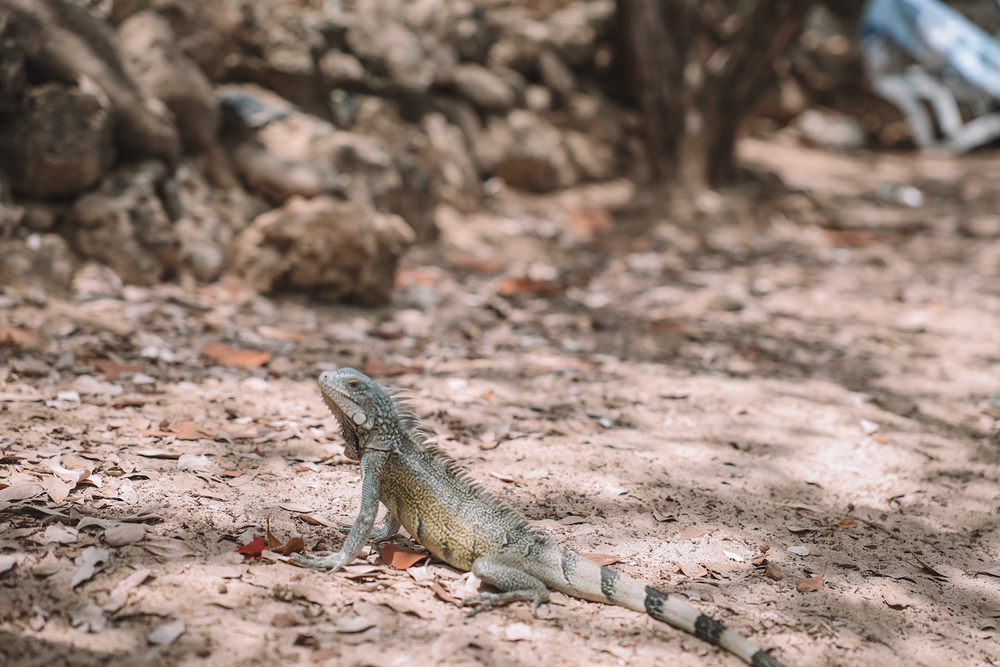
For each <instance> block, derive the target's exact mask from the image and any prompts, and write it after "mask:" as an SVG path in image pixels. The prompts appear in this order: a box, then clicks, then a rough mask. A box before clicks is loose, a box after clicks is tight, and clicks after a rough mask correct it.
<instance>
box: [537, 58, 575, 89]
mask: <svg viewBox="0 0 1000 667" xmlns="http://www.w3.org/2000/svg"><path fill="white" fill-rule="evenodd" d="M538 71H539V73H540V74H541V75H542V82H543V83H544V84H545V85H546V86H548V88H549V90H551V91H552V92H554V93H556V94H557V95H559V96H560V98H565V97H566V96H568V95H569V94H570V93H572V92H573V89H574V88H576V76H575V75H574V74H573V70H571V69H570V68H569V67H567V66H566V63H564V62H563V61H562V60H561V59H560V58H559V56H558V55H556V53H555V52H554V51H552V50H551V49H543V50H542V52H541V53H540V54H538Z"/></svg>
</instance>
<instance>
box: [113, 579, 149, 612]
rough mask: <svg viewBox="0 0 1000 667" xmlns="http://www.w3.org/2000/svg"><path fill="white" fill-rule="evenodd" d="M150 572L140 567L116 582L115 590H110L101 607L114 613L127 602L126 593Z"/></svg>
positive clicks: (142, 580)
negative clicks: (106, 599)
mask: <svg viewBox="0 0 1000 667" xmlns="http://www.w3.org/2000/svg"><path fill="white" fill-rule="evenodd" d="M150 574H151V572H150V571H149V570H147V569H146V568H141V569H138V570H136V571H135V572H133V573H132V574H130V575H129V576H127V577H125V578H124V579H122V580H121V581H120V582H118V585H117V586H115V590H113V591H111V595H109V596H108V601H107V602H105V603H104V606H103V609H104V611H106V612H108V613H111V614H113V613H115V612H116V611H118V610H119V609H121V608H122V607H124V606H125V603H126V602H128V594H129V591H131V590H132V589H133V588H135V587H136V586H138V585H139V584H141V583H142V582H144V581H146V579H147V578H148V577H149V575H150Z"/></svg>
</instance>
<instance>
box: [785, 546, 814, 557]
mask: <svg viewBox="0 0 1000 667" xmlns="http://www.w3.org/2000/svg"><path fill="white" fill-rule="evenodd" d="M788 551H790V552H791V553H793V554H795V555H796V556H808V555H809V547H806V546H801V545H800V546H794V547H788Z"/></svg>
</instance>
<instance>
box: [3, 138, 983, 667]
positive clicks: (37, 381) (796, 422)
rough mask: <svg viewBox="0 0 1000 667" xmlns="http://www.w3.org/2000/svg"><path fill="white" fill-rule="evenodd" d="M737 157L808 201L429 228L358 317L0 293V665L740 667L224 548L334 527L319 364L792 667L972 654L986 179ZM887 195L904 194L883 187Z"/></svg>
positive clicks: (389, 577)
mask: <svg viewBox="0 0 1000 667" xmlns="http://www.w3.org/2000/svg"><path fill="white" fill-rule="evenodd" d="M743 155H744V157H745V158H747V159H748V160H751V161H757V162H763V163H765V164H769V166H770V167H771V168H773V169H775V170H777V171H779V172H780V173H782V175H783V176H784V177H785V179H786V181H787V182H789V183H790V184H791V185H793V186H796V187H811V188H812V189H813V190H814V196H812V197H807V196H805V195H801V194H794V193H792V194H786V195H783V196H781V197H772V198H770V199H769V200H767V201H763V202H760V201H758V203H756V204H753V205H751V204H750V203H748V202H749V201H750V200H749V199H748V198H747V197H746V196H745V195H743V194H740V195H726V196H720V195H713V194H709V195H702V196H701V197H699V198H697V199H696V200H695V201H693V202H691V205H690V206H689V207H688V208H687V209H686V213H685V210H684V208H683V207H680V206H676V207H675V210H674V214H673V216H672V217H669V218H668V215H667V213H666V212H665V209H661V207H660V206H659V205H658V203H657V202H655V201H649V202H645V203H642V202H641V201H640V204H639V205H636V204H634V203H633V204H629V205H628V206H625V205H626V204H627V203H628V202H629V201H630V200H631V199H632V196H633V194H634V193H633V192H632V189H631V187H630V186H629V184H627V183H614V184H608V185H602V186H594V187H591V188H585V189H582V190H576V191H573V192H569V193H564V194H562V195H560V196H558V197H550V198H545V199H534V198H525V197H519V196H515V195H512V194H507V195H504V196H502V197H500V198H499V199H498V200H497V201H495V202H494V205H493V210H492V211H491V212H489V213H483V214H480V215H477V216H474V217H472V218H470V219H467V220H463V219H459V218H458V217H457V216H454V215H448V214H447V213H446V214H444V215H443V216H442V220H441V222H442V228H443V230H444V237H443V239H442V242H441V243H440V244H439V245H438V246H436V247H434V248H424V249H418V251H416V252H414V253H413V254H412V255H411V256H410V257H409V259H408V268H406V269H405V270H403V271H401V273H400V275H399V283H400V288H401V289H400V292H399V295H398V297H397V299H396V301H395V303H394V304H393V307H392V308H386V309H384V310H378V311H371V310H361V309H355V308H351V307H346V306H338V307H330V306H316V305H314V304H307V303H305V302H303V301H300V300H296V299H286V300H277V301H270V300H267V299H263V298H260V297H257V296H255V295H253V294H251V293H248V292H246V291H245V290H241V289H240V287H239V286H238V285H235V284H223V285H217V286H213V287H208V288H195V287H194V286H177V285H167V286H162V287H160V288H157V289H153V290H142V289H137V288H125V289H124V290H122V289H116V288H115V287H114V286H113V285H112V286H102V284H101V281H100V280H99V279H96V278H95V279H94V280H92V281H90V282H89V283H88V284H81V285H80V287H81V289H82V290H83V289H85V290H87V291H89V292H90V294H91V296H90V298H89V299H88V300H84V301H78V302H62V301H58V300H56V299H52V298H49V299H45V298H44V297H43V296H42V295H33V294H15V293H11V292H8V293H7V295H6V296H0V299H3V300H4V301H3V303H2V304H0V305H2V306H3V308H2V310H0V325H3V326H4V327H6V328H0V337H3V338H9V339H10V340H9V341H8V342H11V343H14V346H13V347H8V348H7V349H6V350H4V351H3V352H2V353H0V354H2V356H0V367H2V368H0V384H2V385H3V386H0V398H2V401H0V449H2V450H3V457H4V458H3V460H2V466H0V486H3V485H7V486H6V488H0V498H4V499H5V500H4V501H3V502H0V507H2V509H0V570H2V571H3V573H2V574H0V638H2V641H0V664H3V665H11V666H17V667H21V666H28V665H45V666H46V667H54V666H55V665H74V666H83V665H111V666H117V665H136V664H148V665H211V666H213V667H215V666H228V665H234V666H235V665H238V666H242V667H245V666H249V665H284V664H296V663H300V664H330V665H334V664H336V665H358V666H360V665H378V666H382V665H386V666H388V665H408V664H417V665H424V664H427V665H431V664H446V665H472V664H484V665H515V664H517V665H545V666H547V667H548V666H550V665H590V664H593V665H637V666H645V665H659V664H674V665H682V666H683V665H692V666H694V665H697V666H699V667H701V666H705V667H709V666H715V665H720V666H721V665H736V664H737V662H736V661H735V659H733V658H732V657H731V656H728V655H724V654H720V653H718V652H717V651H716V650H715V649H712V648H710V647H708V646H706V645H705V644H703V643H702V642H699V641H698V640H696V639H694V638H692V637H688V636H684V635H681V634H680V633H678V632H675V631H673V630H671V629H670V628H667V627H665V626H662V625H660V624H657V623H655V622H652V621H649V620H648V619H646V618H645V617H642V616H640V615H638V614H635V613H632V612H627V611H623V610H620V609H616V608H612V607H607V606H602V605H597V604H593V603H585V602H579V601H576V600H570V599H566V598H559V599H557V600H556V601H555V604H551V605H548V606H547V607H546V608H543V610H542V613H541V614H540V618H538V619H533V618H532V617H531V615H530V613H529V612H528V610H527V608H526V607H525V606H524V605H521V604H518V605H512V606H510V607H507V608H505V609H502V610H499V611H494V612H490V613H486V614H482V615H480V616H478V617H476V618H474V619H471V620H468V619H466V618H465V617H464V615H463V612H462V611H461V610H460V609H459V608H457V607H456V606H455V605H453V604H451V603H449V602H446V601H445V599H447V598H451V597H462V596H463V595H467V594H469V591H470V584H469V582H467V581H466V579H465V578H464V575H461V574H459V573H456V572H453V571H451V570H449V569H448V568H445V567H443V566H442V565H440V564H438V563H433V562H432V563H431V564H430V565H426V566H425V565H422V564H421V565H417V566H415V567H411V568H410V569H408V570H405V571H403V570H397V569H394V568H392V567H390V566H388V565H383V564H382V562H381V560H379V556H378V554H377V553H376V554H370V555H368V559H367V563H365V562H362V561H358V562H357V563H356V564H355V565H354V566H352V567H351V568H350V571H349V572H347V573H346V574H338V575H335V576H332V577H331V576H327V575H325V574H321V573H315V572H311V571H304V570H302V569H298V568H295V567H293V566H291V565H289V564H288V563H287V562H284V559H283V557H281V556H280V555H278V554H275V553H274V552H270V551H265V552H264V554H263V557H261V558H258V559H253V560H248V561H246V562H244V559H243V556H241V555H240V554H238V553H235V552H236V549H237V548H239V547H240V546H241V545H244V544H247V543H248V542H251V540H253V539H254V538H257V537H264V536H265V526H266V523H267V522H268V521H270V530H271V531H272V533H274V535H275V537H276V538H277V539H278V540H280V541H284V540H287V539H289V538H290V537H292V536H295V535H301V536H303V538H304V540H305V544H306V545H307V546H308V547H309V548H314V547H316V546H317V544H318V545H319V546H320V547H321V548H328V549H336V548H339V546H340V544H341V541H342V536H341V534H340V533H339V532H338V530H337V526H340V525H344V524H347V523H350V522H351V521H352V520H353V519H354V516H355V513H356V511H357V504H358V497H357V495H358V491H359V477H358V474H357V468H356V466H355V465H354V464H352V463H350V462H349V461H347V459H345V458H344V457H343V454H342V452H343V447H342V441H341V440H340V438H339V435H338V434H337V432H336V424H335V422H334V420H333V419H332V418H330V417H329V415H328V413H327V411H326V409H325V408H324V406H323V405H322V402H321V401H320V400H319V398H318V395H317V391H316V389H315V387H314V378H315V376H316V375H317V374H318V373H319V372H320V371H321V370H323V369H326V368H332V367H334V366H355V367H358V368H362V369H366V370H367V371H368V372H369V373H371V374H373V375H376V376H378V377H379V378H380V379H381V380H382V381H383V382H385V383H387V384H395V385H400V386H404V387H407V388H409V389H410V390H411V391H412V394H413V397H414V403H415V405H416V407H417V411H418V413H419V414H420V416H421V417H422V419H423V420H424V421H423V425H424V429H425V430H426V431H427V432H428V433H429V434H431V436H432V437H433V438H434V439H435V440H436V441H437V442H438V443H439V444H440V445H441V446H442V447H444V448H445V449H446V450H447V451H448V452H450V453H451V454H452V455H453V456H454V457H455V458H456V459H457V460H458V461H459V462H460V463H461V464H462V465H464V466H466V467H468V468H469V469H470V471H471V475H472V477H473V478H475V479H476V480H479V481H480V482H481V483H482V484H483V485H484V486H485V487H487V488H488V489H489V490H490V491H491V492H493V493H495V494H496V495H497V496H499V497H500V498H502V499H503V500H504V501H506V502H507V503H509V504H510V505H512V506H513V507H514V508H516V509H517V510H518V511H520V512H522V513H523V514H524V515H525V516H526V517H527V518H528V519H530V520H532V521H534V522H537V523H536V525H538V527H539V529H541V530H546V531H550V532H551V533H552V534H553V536H554V538H555V539H556V540H557V541H559V542H561V543H562V544H563V545H564V546H566V547H568V548H570V549H574V550H577V551H580V552H585V553H592V554H605V555H611V556H614V557H616V558H617V559H618V562H617V564H616V565H614V567H615V568H617V569H619V570H620V571H622V572H626V573H628V574H630V575H634V576H637V577H643V578H646V579H649V580H651V581H652V582H654V583H655V584H656V585H657V586H659V587H661V588H663V589H665V590H668V591H676V592H678V593H680V594H682V595H685V596H687V597H688V598H690V599H691V600H692V603H693V604H696V605H697V606H699V607H701V608H703V609H705V610H707V611H709V612H711V613H712V614H714V615H715V616H716V617H718V618H720V619H722V620H724V621H726V622H727V623H728V624H730V625H732V626H734V627H736V628H738V629H739V630H741V631H742V632H744V633H746V634H748V635H751V636H752V637H753V638H754V640H755V641H757V642H758V643H760V644H762V645H763V646H765V647H768V648H774V649H775V650H776V654H777V655H779V656H780V657H781V659H782V660H784V661H785V662H786V663H787V664H789V665H802V666H805V665H812V666H824V665H906V666H907V667H911V666H913V665H927V666H936V665H948V666H949V667H954V666H955V665H963V666H964V665H995V664H1000V658H997V657H996V656H997V655H1000V645H998V643H997V629H996V628H997V623H998V617H1000V528H998V522H1000V486H998V477H1000V443H998V424H1000V422H998V421H997V420H998V419H1000V347H998V342H1000V217H998V216H997V214H996V211H1000V192H997V191H996V190H995V189H991V188H992V186H991V185H990V184H991V183H995V182H997V177H998V176H1000V161H997V159H996V155H993V154H990V155H977V156H972V157H970V158H967V159H965V160H961V161H951V160H944V159H939V158H917V157H914V156H905V157H892V156H888V157H881V158H878V159H876V158H873V157H871V156H859V157H847V156H830V155H826V154H822V153H817V152H814V151H808V150H805V149H801V148H795V147H789V146H781V145H767V144H762V143H759V142H747V143H745V144H744V146H743ZM887 180H888V181H893V182H904V183H912V184H913V185H916V186H917V187H919V188H920V189H921V190H922V192H923V193H924V196H925V199H926V201H925V204H924V206H923V207H922V208H918V209H907V208H900V207H896V206H892V205H888V204H885V203H882V202H880V201H879V200H878V197H877V195H876V193H877V191H878V188H879V186H880V185H881V184H882V182H883V181H887ZM609 209H610V210H612V211H614V212H615V213H614V224H615V229H614V230H613V231H611V232H610V233H609V234H605V235H602V234H601V230H602V228H604V227H605V226H606V225H608V224H609V223H610V220H609V219H608V218H607V217H606V211H607V210H609ZM818 224H823V225H825V226H827V227H831V226H834V227H836V228H837V229H836V230H835V231H824V229H821V228H820V227H819V226H817V225H818ZM209 343H216V344H222V345H225V346H229V347H233V348H240V349H244V350H259V351H264V352H267V353H269V359H268V360H267V362H266V365H264V366H259V367H243V366H239V365H225V366H224V365H215V366H213V365H212V363H213V362H212V360H211V359H207V358H206V357H204V356H201V354H200V353H202V352H209V353H211V354H214V355H215V359H216V362H217V363H218V362H219V361H220V360H221V361H222V362H229V363H230V364H231V363H232V362H237V363H240V364H248V365H250V366H253V365H254V364H260V363H261V362H262V361H263V356H258V357H256V358H255V357H254V356H253V355H252V354H251V355H247V354H243V355H238V356H237V357H236V358H235V359H233V358H230V359H225V358H224V355H225V354H227V353H226V351H225V350H220V349H218V348H216V349H215V350H214V351H213V349H212V348H208V350H205V346H206V344H209ZM99 360H105V362H102V363H101V364H99V363H98V362H99ZM107 360H111V361H113V362H122V364H124V363H125V362H133V361H139V362H141V363H140V364H138V365H135V366H125V367H123V366H122V365H120V364H118V363H112V364H108V363H106V361H107ZM136 370H138V371H139V373H138V374H136V373H135V372H136ZM83 376H89V378H90V379H86V378H84V377H83ZM81 378H82V379H81ZM73 391H75V392H76V393H77V394H78V397H77V396H74V395H73V393H72V392H73ZM67 392H69V393H67ZM184 422H192V423H191V424H187V425H185V424H184ZM198 429H201V430H198ZM82 469H86V470H87V471H90V473H92V474H93V477H91V478H90V480H89V481H83V482H80V483H77V478H78V477H79V476H80V473H79V472H78V471H80V470H82ZM74 471H77V472H74ZM33 485H37V486H33ZM309 510H312V513H308V511H309ZM95 519H97V520H98V521H95ZM396 542H397V543H399V544H402V545H408V546H415V545H414V543H413V542H412V541H410V540H409V539H408V538H406V537H404V536H400V537H398V538H397V539H396ZM366 554H367V552H366ZM764 558H766V561H767V563H770V564H771V565H770V569H768V567H767V565H766V564H765V563H764V562H763V560H762V559H764ZM74 559H76V560H74ZM142 569H148V570H149V572H148V574H145V575H144V574H134V573H135V572H137V570H142ZM824 571H825V573H826V576H825V583H824V585H823V587H822V590H818V591H812V592H800V591H799V590H798V588H797V584H800V585H803V586H805V587H808V585H809V582H806V583H805V584H801V583H800V582H799V580H803V579H807V578H810V577H815V576H817V575H821V574H822V573H823V572H824ZM768 573H770V575H771V576H769V575H768ZM779 573H780V574H779ZM775 576H780V577H782V578H781V579H780V580H779V579H775V578H774V577H775ZM812 583H813V584H814V585H815V583H816V580H813V582H812ZM74 625H75V626H77V627H73V626H74ZM88 630H89V631H88ZM181 630H183V632H181ZM178 632H180V634H178ZM157 642H159V643H157Z"/></svg>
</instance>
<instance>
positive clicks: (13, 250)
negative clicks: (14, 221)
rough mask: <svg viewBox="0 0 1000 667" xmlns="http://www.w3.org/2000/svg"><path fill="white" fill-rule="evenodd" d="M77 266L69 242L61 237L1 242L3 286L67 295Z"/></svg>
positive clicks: (49, 236)
mask: <svg viewBox="0 0 1000 667" xmlns="http://www.w3.org/2000/svg"><path fill="white" fill-rule="evenodd" d="M76 263H77V260H76V257H75V256H74V255H73V251H72V250H70V247H69V244H68V243H67V242H66V239H64V238H63V237H61V236H59V235H58V234H33V235H31V236H29V237H28V240H25V239H2V240H0V285H10V286H14V287H19V288H23V289H31V288H40V289H42V290H45V291H48V292H55V293H66V292H67V291H68V290H69V286H70V281H71V280H72V279H73V272H74V270H75V269H76Z"/></svg>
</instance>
